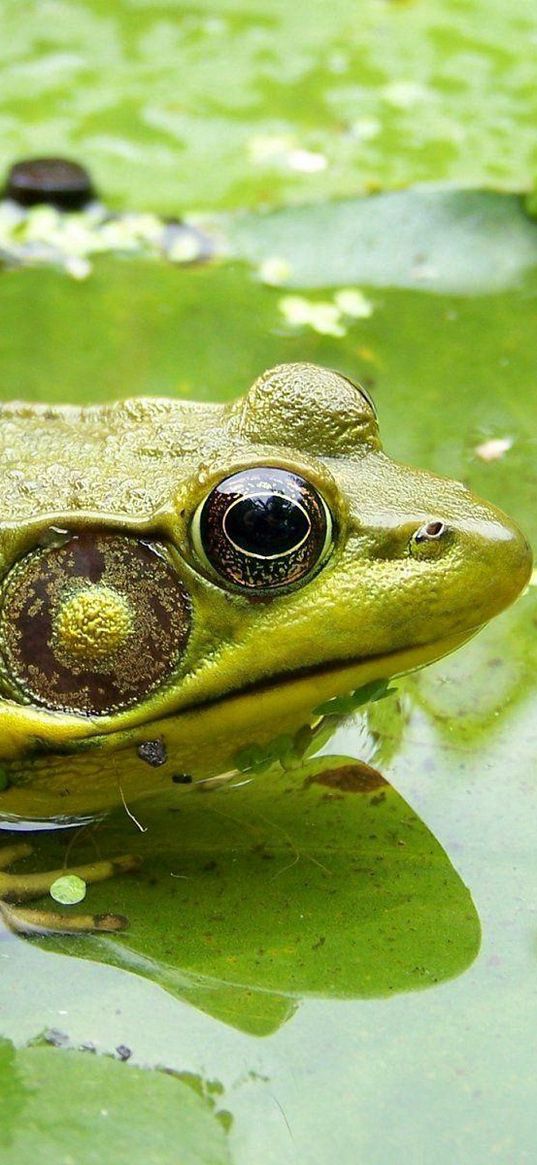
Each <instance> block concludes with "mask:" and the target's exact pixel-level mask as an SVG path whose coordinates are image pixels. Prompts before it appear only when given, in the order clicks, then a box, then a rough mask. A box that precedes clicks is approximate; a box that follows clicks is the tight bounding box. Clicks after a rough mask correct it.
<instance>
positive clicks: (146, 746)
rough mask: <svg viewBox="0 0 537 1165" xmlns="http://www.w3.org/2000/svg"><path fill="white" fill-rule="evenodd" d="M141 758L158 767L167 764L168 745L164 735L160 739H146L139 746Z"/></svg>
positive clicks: (155, 767) (138, 750)
mask: <svg viewBox="0 0 537 1165" xmlns="http://www.w3.org/2000/svg"><path fill="white" fill-rule="evenodd" d="M137 752H138V756H139V757H140V760H144V761H145V763H146V764H147V765H152V767H153V768H154V769H157V768H158V767H159V765H165V764H166V761H167V759H168V754H167V752H166V745H165V744H164V741H163V739H162V737H159V739H158V740H144V741H142V743H141V744H139V745H138V748H137Z"/></svg>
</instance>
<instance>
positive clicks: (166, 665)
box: [0, 533, 190, 715]
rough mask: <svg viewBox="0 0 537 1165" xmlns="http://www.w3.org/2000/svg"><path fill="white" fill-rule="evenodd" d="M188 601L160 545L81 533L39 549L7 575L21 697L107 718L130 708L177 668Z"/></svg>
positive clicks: (14, 671)
mask: <svg viewBox="0 0 537 1165" xmlns="http://www.w3.org/2000/svg"><path fill="white" fill-rule="evenodd" d="M189 630H190V603H189V599H188V594H187V592H186V591H185V589H184V587H183V586H182V584H181V582H180V580H179V579H178V577H177V575H176V573H175V571H174V570H173V567H172V566H171V565H170V564H169V562H167V561H166V559H165V557H164V556H163V554H162V552H159V550H158V547H156V546H154V545H152V544H149V543H145V542H141V541H139V540H138V539H136V538H129V537H123V536H121V535H117V534H105V533H103V534H99V533H97V534H96V533H84V534H80V535H75V536H73V537H72V538H71V539H70V540H69V541H67V542H65V543H64V544H63V545H61V546H56V547H51V548H46V549H40V550H36V551H34V552H33V553H31V554H29V555H27V557H26V558H23V559H21V561H20V562H18V563H17V564H16V565H15V566H14V567H13V569H12V570H11V571H10V573H9V575H8V576H7V578H6V580H5V583H4V587H3V595H2V611H1V615H0V642H1V644H2V649H3V653H4V658H5V668H6V672H7V674H8V675H9V677H10V680H11V682H12V683H14V684H15V685H16V686H17V688H18V689H19V691H20V693H21V695H22V697H23V698H26V699H29V700H31V701H32V702H33V703H36V704H41V705H45V706H46V707H47V708H53V709H57V710H62V711H65V712H75V713H82V714H86V715H104V714H106V713H113V712H116V711H119V710H120V709H122V708H128V707H130V706H131V705H132V704H135V703H136V702H137V701H139V700H142V699H144V697H146V696H147V695H148V693H149V692H151V691H152V690H153V689H154V688H156V687H158V686H159V685H160V684H161V683H163V681H164V680H165V679H166V678H167V677H168V676H169V675H170V673H171V672H172V671H173V670H174V668H175V667H176V666H177V664H178V662H179V660H180V658H181V654H182V652H183V650H184V647H185V644H186V641H187V639H188V634H189Z"/></svg>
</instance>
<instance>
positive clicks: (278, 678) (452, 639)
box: [166, 623, 483, 719]
mask: <svg viewBox="0 0 537 1165" xmlns="http://www.w3.org/2000/svg"><path fill="white" fill-rule="evenodd" d="M482 626H483V624H482V623H480V624H478V626H476V627H472V628H471V629H470V630H467V631H461V632H459V633H458V634H456V635H449V636H446V637H445V638H443V639H437V640H434V641H432V642H431V643H421V644H416V645H413V646H411V647H401V648H398V649H397V650H396V651H388V652H386V653H383V654H379V655H361V656H355V657H352V656H351V657H349V658H348V659H347V658H345V659H339V660H332V661H330V663H323V664H313V665H312V666H311V667H304V668H297V670H296V671H293V672H276V673H275V674H274V675H273V676H271V677H270V679H268V680H259V681H254V683H252V684H249V685H248V686H247V687H244V688H239V689H237V690H235V691H231V692H227V693H226V694H225V695H223V696H220V697H217V698H216V699H215V700H207V701H206V702H202V703H200V704H197V705H194V706H193V707H192V711H193V712H194V711H196V710H199V711H201V709H202V708H204V707H208V706H213V705H214V706H216V705H217V704H223V703H226V702H228V701H229V700H240V699H241V697H247V696H255V695H263V694H268V693H271V692H276V691H280V690H281V689H286V688H290V687H292V686H294V685H298V684H301V683H308V682H309V681H315V680H316V679H318V680H319V681H322V680H324V679H329V678H330V677H332V676H334V675H340V676H341V679H342V681H343V680H344V678H345V677H347V675H348V676H349V679H351V678H352V676H353V674H354V673H355V672H358V669H363V670H364V671H365V670H367V671H369V669H371V671H373V670H374V671H375V673H376V674H375V675H371V676H370V677H369V675H368V677H367V679H365V680H364V683H368V682H369V679H386V680H387V679H395V678H396V677H397V676H401V675H404V674H405V673H407V672H410V671H415V670H417V669H419V668H421V667H425V666H426V665H427V664H429V663H434V661H435V660H438V659H443V657H444V656H445V655H450V654H451V653H452V652H453V651H456V650H457V648H458V647H461V646H462V644H464V643H467V642H468V640H469V639H472V638H473V636H474V635H477V633H478V632H479V631H480V630H481V628H482ZM397 662H399V663H400V667H394V664H396V663H397ZM384 664H389V666H388V667H387V668H384V669H383V665H384ZM381 665H382V666H381ZM379 669H380V670H379ZM338 687H339V685H338ZM351 687H352V684H351V686H350V687H349V686H347V687H345V688H344V691H345V692H348V691H350V688H351ZM339 694H342V693H341V692H340V693H339ZM185 711H186V712H188V711H189V709H188V708H187V709H185ZM180 714H181V713H180V712H176V713H173V712H172V713H170V714H169V715H170V716H171V717H173V716H174V715H180ZM168 718H169V717H168V716H167V717H166V719H168Z"/></svg>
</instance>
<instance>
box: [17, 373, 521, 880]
mask: <svg viewBox="0 0 537 1165" xmlns="http://www.w3.org/2000/svg"><path fill="white" fill-rule="evenodd" d="M0 439H1V443H2V460H1V466H2V470H1V472H2V483H1V491H2V501H3V506H2V509H3V513H2V518H1V522H0V570H1V575H2V590H1V603H0V648H1V660H0V697H1V698H0V760H1V761H2V765H3V771H4V772H5V774H6V785H7V787H6V788H5V790H4V791H3V792H2V793H1V794H0V812H1V813H2V816H3V821H4V823H5V824H6V825H8V826H9V824H11V825H13V824H14V823H15V822H16V820H17V818H19V819H26V820H32V821H34V822H37V820H39V821H40V822H41V823H42V822H43V821H45V820H46V819H47V818H48V819H49V820H50V821H51V822H52V821H56V822H58V821H59V820H62V821H64V822H65V821H68V820H69V821H76V820H77V819H78V820H83V819H86V820H87V819H88V817H89V816H91V815H92V814H97V813H99V812H101V811H103V810H104V809H106V808H109V807H111V806H112V805H113V804H117V803H119V801H120V799H125V797H126V799H127V801H128V802H129V803H130V801H132V800H134V799H136V798H137V797H139V796H141V795H146V794H148V793H151V792H154V791H155V790H156V789H158V788H161V787H163V785H166V786H168V785H169V782H170V779H171V778H170V766H169V765H168V766H163V769H162V771H161V769H151V768H149V767H148V766H147V765H146V764H144V763H143V761H141V760H140V759H139V757H137V758H136V763H134V761H133V756H134V757H136V745H139V744H140V742H143V741H144V740H146V739H147V738H148V736H149V737H155V736H157V737H161V736H162V737H164V738H165V739H166V743H167V746H168V751H169V750H170V744H171V745H172V746H173V749H174V760H175V770H176V769H177V764H178V763H179V764H182V767H183V768H187V767H190V768H192V769H194V768H195V766H196V763H199V756H200V749H201V748H203V749H204V750H205V751H206V752H207V753H208V755H209V756H210V754H211V753H212V754H213V756H214V757H218V758H219V760H218V761H216V760H215V762H214V763H215V767H214V772H215V773H216V772H218V763H220V768H221V767H222V761H223V760H224V761H225V759H226V756H227V757H229V754H230V744H229V742H230V741H234V742H235V748H236V747H237V746H238V745H239V744H240V742H241V739H244V736H241V732H243V731H245V732H246V734H247V735H246V739H248V733H249V738H250V739H254V740H261V742H263V739H265V740H267V739H268V737H269V735H270V734H271V733H272V734H274V717H275V716H276V717H277V723H278V728H279V730H280V731H285V730H286V729H287V728H288V727H290V726H291V725H293V724H294V725H295V726H296V724H297V723H300V719H301V718H302V720H307V718H308V714H309V713H311V710H312V708H314V707H315V706H316V705H318V704H319V703H320V702H322V701H323V700H327V699H330V698H331V697H333V696H336V695H338V694H341V693H344V692H346V691H349V690H351V689H355V688H359V687H361V686H362V685H366V684H369V683H371V682H372V681H374V680H376V679H379V678H387V677H390V676H393V675H397V674H400V673H402V672H405V671H408V670H409V669H412V668H415V667H419V666H422V665H423V664H425V663H427V662H429V661H431V660H433V659H437V658H439V657H440V656H442V655H443V654H445V653H446V652H448V651H452V650H453V649H454V648H456V647H457V646H458V645H459V644H461V643H463V642H464V641H465V640H466V639H468V638H469V637H470V636H471V635H472V634H473V633H474V632H475V631H476V630H478V629H479V628H480V627H481V626H483V624H484V623H486V622H487V620H489V619H490V618H492V617H493V616H494V615H496V614H498V612H500V611H502V610H503V609H504V608H505V607H506V606H508V605H509V603H511V602H512V601H513V600H514V599H515V598H516V596H517V595H518V594H519V593H520V591H521V590H522V589H523V587H524V586H525V584H526V582H527V580H528V576H529V572H530V566H531V556H530V551H529V548H528V545H527V543H526V541H525V539H524V537H523V536H522V534H521V532H520V531H519V530H518V528H517V527H516V526H515V524H514V523H513V522H511V521H510V520H509V519H508V518H507V517H506V516H505V515H504V514H502V513H501V512H500V511H498V510H496V509H495V508H493V507H492V506H490V505H488V504H487V503H486V502H484V501H481V500H480V499H479V498H476V497H474V496H473V495H472V494H471V493H469V491H468V490H467V489H466V488H465V487H464V486H463V485H462V484H461V483H459V482H456V481H450V480H448V479H445V478H441V477H437V476H433V475H432V474H430V473H425V472H423V471H420V470H417V469H410V468H408V467H406V466H402V465H399V464H397V463H396V462H395V461H392V460H391V459H390V458H389V457H387V456H386V455H385V454H384V453H383V452H382V449H381V445H380V439H379V431H378V425H377V419H376V414H375V410H374V407H373V405H372V403H371V400H370V399H369V397H368V395H367V394H366V393H365V392H364V390H362V389H361V388H360V387H359V386H356V385H354V384H352V383H351V382H350V381H349V380H348V379H347V378H346V377H345V376H342V375H339V374H338V373H336V372H332V371H328V370H325V369H321V368H318V367H316V366H314V365H311V364H288V365H281V366H279V367H277V368H274V369H272V370H270V371H268V372H266V373H265V374H264V375H263V376H261V377H260V378H259V379H258V380H257V381H256V382H255V383H254V385H253V386H252V387H251V388H250V390H249V392H248V393H247V394H246V395H245V396H244V397H243V398H240V399H238V400H236V401H234V402H232V403H231V404H203V403H192V402H186V401H180V400H164V399H134V400H127V401H123V402H119V403H114V404H112V405H109V406H104V407H100V406H99V407H93V408H86V409H79V408H74V407H69V406H59V407H48V406H45V405H36V404H24V403H17V402H15V403H12V404H6V405H4V406H3V407H2V409H1V412H0ZM271 714H272V720H271ZM244 725H246V728H245V729H244ZM271 725H272V726H271ZM225 748H227V754H226V753H225ZM231 751H233V750H232V749H231ZM66 753H67V754H68V755H67V757H66V755H65V754H66ZM74 755H75V756H76V763H75V761H74V759H73V757H74ZM121 756H124V757H126V758H127V762H126V763H125V764H124V765H123V766H122V767H121V768H120V769H116V768H114V765H115V764H116V763H118V762H117V758H118V757H121ZM69 758H70V759H69ZM209 768H210V762H209ZM204 771H205V772H206V771H207V769H206V768H205V770H204ZM115 772H121V779H119V778H117V777H114V773H115ZM12 856H13V853H12V851H7V852H6V855H5V861H4V863H3V864H4V866H5V865H6V864H7V861H8V859H9V858H11V857H12ZM120 868H121V866H120ZM95 871H97V872H95ZM110 872H113V871H112V867H110V865H109V864H108V865H107V864H106V863H97V865H96V867H95V870H94V872H93V874H92V872H91V871H87V874H88V876H90V877H91V876H95V877H102V876H105V875H106V874H107V873H110ZM0 877H1V878H2V879H4V886H5V884H6V883H5V879H9V887H10V894H11V895H12V896H13V897H16V894H17V889H18V888H19V889H20V891H21V893H24V889H25V886H26V894H27V896H29V895H28V878H26V879H24V877H21V878H20V879H18V878H17V876H16V875H13V874H10V875H5V874H3V875H1V876H0ZM44 888H45V887H44V884H43V879H41V883H40V885H39V890H40V892H41V893H43V892H44ZM36 892H37V890H36Z"/></svg>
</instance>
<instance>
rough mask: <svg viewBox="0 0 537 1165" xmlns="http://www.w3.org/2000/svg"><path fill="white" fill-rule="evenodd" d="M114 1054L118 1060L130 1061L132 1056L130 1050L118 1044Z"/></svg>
mask: <svg viewBox="0 0 537 1165" xmlns="http://www.w3.org/2000/svg"><path fill="white" fill-rule="evenodd" d="M116 1052H117V1055H118V1057H119V1059H120V1060H130V1058H131V1056H132V1051H131V1049H130V1048H127V1047H126V1046H125V1044H118V1046H117V1048H116Z"/></svg>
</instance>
